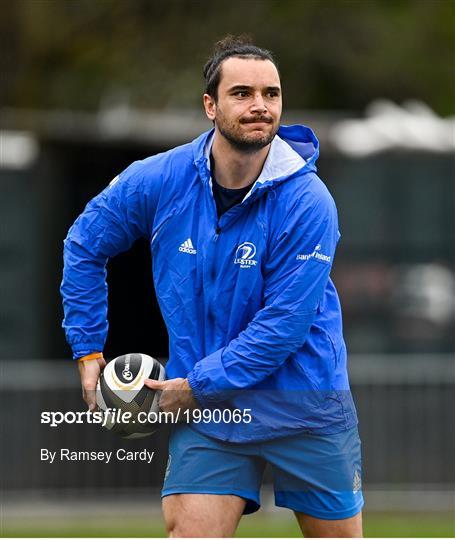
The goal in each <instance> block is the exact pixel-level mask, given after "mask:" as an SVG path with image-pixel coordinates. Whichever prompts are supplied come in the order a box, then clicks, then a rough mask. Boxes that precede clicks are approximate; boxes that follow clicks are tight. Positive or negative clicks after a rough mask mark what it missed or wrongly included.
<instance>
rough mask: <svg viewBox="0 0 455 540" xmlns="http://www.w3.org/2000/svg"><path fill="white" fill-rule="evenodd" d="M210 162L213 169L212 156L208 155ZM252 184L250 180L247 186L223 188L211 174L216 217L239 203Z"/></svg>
mask: <svg viewBox="0 0 455 540" xmlns="http://www.w3.org/2000/svg"><path fill="white" fill-rule="evenodd" d="M210 164H211V169H212V171H213V170H214V169H215V167H214V163H213V158H212V156H211V155H210ZM253 184H254V182H252V183H251V184H250V185H249V186H245V187H243V188H238V189H231V188H225V187H223V186H220V184H218V182H217V181H216V178H215V177H214V176H213V174H212V191H213V198H214V199H215V204H216V211H217V214H218V219H219V218H220V217H221V216H222V215H223V214H224V213H225V212H227V211H228V210H230V209H231V208H232V207H233V206H235V205H236V204H240V203H241V202H242V201H243V199H244V198H245V195H246V194H247V193H248V192H249V191H250V189H251V187H252V185H253Z"/></svg>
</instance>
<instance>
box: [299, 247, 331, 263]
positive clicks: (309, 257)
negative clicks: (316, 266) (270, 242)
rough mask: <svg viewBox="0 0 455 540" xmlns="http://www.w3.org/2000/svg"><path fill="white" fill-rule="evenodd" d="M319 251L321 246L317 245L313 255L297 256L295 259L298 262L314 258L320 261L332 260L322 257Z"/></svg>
mask: <svg viewBox="0 0 455 540" xmlns="http://www.w3.org/2000/svg"><path fill="white" fill-rule="evenodd" d="M320 251H321V244H318V245H317V246H316V247H315V248H314V251H313V253H308V254H305V255H300V254H299V255H297V257H296V259H297V260H298V261H307V260H308V259H311V258H315V259H319V260H320V261H325V262H330V261H331V260H332V258H331V257H330V256H329V255H324V254H323V253H320Z"/></svg>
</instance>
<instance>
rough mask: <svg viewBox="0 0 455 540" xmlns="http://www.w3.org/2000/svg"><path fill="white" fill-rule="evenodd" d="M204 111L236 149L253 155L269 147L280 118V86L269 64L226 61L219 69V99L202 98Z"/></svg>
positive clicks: (261, 61) (236, 60) (263, 61)
mask: <svg viewBox="0 0 455 540" xmlns="http://www.w3.org/2000/svg"><path fill="white" fill-rule="evenodd" d="M204 105H205V111H206V114H207V116H208V118H209V119H210V120H213V121H214V122H215V125H216V127H217V128H218V130H219V132H220V133H221V135H223V136H224V137H225V138H226V139H227V140H228V141H229V142H230V143H231V144H232V146H234V147H235V148H237V149H238V150H241V151H243V152H256V151H258V150H260V149H261V148H264V147H265V146H267V145H268V144H270V143H271V142H272V140H273V138H274V136H275V134H276V132H277V131H278V128H279V125H280V118H281V109H282V101H281V85H280V77H279V75H278V71H277V69H276V67H275V66H274V64H273V63H272V62H270V60H254V59H245V58H228V59H227V60H225V61H224V62H223V63H222V65H221V80H220V83H219V85H218V99H217V101H216V102H215V100H214V99H213V98H211V97H210V96H208V95H207V94H205V95H204Z"/></svg>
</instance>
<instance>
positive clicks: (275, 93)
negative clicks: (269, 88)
mask: <svg viewBox="0 0 455 540" xmlns="http://www.w3.org/2000/svg"><path fill="white" fill-rule="evenodd" d="M267 95H268V96H269V97H272V98H274V97H278V95H279V94H278V92H268V94H267Z"/></svg>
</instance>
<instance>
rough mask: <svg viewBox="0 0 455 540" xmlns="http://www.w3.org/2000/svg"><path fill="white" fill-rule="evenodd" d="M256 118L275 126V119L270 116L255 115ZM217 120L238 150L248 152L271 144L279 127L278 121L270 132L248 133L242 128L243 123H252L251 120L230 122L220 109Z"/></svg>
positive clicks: (224, 134) (219, 128) (219, 126)
mask: <svg viewBox="0 0 455 540" xmlns="http://www.w3.org/2000/svg"><path fill="white" fill-rule="evenodd" d="M254 120H255V121H261V122H264V121H265V122H267V123H270V124H271V125H272V126H273V121H271V120H270V118H269V117H262V116H261V117H255V118H254ZM215 122H216V126H217V128H218V130H219V132H220V133H221V135H223V137H224V138H225V139H226V140H227V141H229V143H230V144H231V145H232V146H233V147H234V148H235V149H236V150H239V151H240V152H244V153H246V154H252V153H254V152H258V151H259V150H261V149H262V148H264V147H265V146H267V145H269V144H270V143H271V142H272V141H273V139H274V137H275V135H276V133H277V131H278V128H279V123H278V124H277V125H276V126H274V127H273V129H272V130H271V131H270V132H269V133H263V134H262V135H258V134H257V133H247V132H245V131H243V130H242V128H241V125H242V124H248V123H251V120H250V121H248V122H247V121H243V122H240V123H234V122H229V121H228V120H226V117H225V116H224V114H223V113H222V111H220V109H218V114H217V118H216V120H215Z"/></svg>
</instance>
